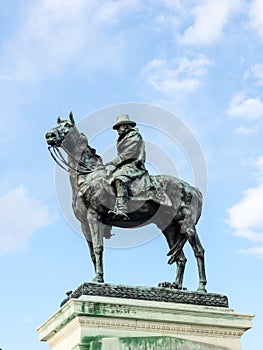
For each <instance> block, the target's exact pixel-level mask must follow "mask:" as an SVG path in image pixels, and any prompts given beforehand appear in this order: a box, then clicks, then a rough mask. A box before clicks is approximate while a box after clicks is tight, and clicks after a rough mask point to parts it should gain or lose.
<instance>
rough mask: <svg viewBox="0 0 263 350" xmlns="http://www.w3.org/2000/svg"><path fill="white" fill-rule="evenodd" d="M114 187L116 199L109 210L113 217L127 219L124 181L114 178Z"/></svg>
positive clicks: (126, 198)
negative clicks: (112, 207) (111, 209)
mask: <svg viewBox="0 0 263 350" xmlns="http://www.w3.org/2000/svg"><path fill="white" fill-rule="evenodd" d="M114 187H115V190H116V201H115V206H114V209H113V211H111V212H110V214H111V215H113V219H118V220H125V221H128V220H129V217H128V215H127V212H128V210H127V203H128V199H129V196H128V188H127V185H126V183H125V182H124V181H122V180H120V179H116V180H115V181H114Z"/></svg>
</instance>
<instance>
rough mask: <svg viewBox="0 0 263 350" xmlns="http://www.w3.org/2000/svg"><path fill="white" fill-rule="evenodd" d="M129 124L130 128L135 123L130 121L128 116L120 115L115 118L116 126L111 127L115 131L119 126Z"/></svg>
mask: <svg viewBox="0 0 263 350" xmlns="http://www.w3.org/2000/svg"><path fill="white" fill-rule="evenodd" d="M123 124H129V125H131V126H135V125H136V123H135V122H134V121H132V120H130V117H129V116H128V114H121V115H119V116H118V117H117V118H116V124H115V125H113V129H117V128H118V127H119V126H120V125H123Z"/></svg>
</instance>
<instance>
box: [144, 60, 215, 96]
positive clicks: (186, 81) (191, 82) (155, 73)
mask: <svg viewBox="0 0 263 350" xmlns="http://www.w3.org/2000/svg"><path fill="white" fill-rule="evenodd" d="M211 64H212V61H211V60H209V59H208V58H207V57H206V56H205V55H202V54H199V55H197V56H195V57H193V58H189V57H186V56H185V57H178V58H176V59H175V60H174V61H171V62H168V61H167V60H164V59H154V60H152V61H151V62H149V63H148V64H147V65H146V66H145V67H144V68H143V70H142V72H141V77H142V79H143V80H144V81H145V82H146V84H148V85H150V86H151V87H152V88H154V89H155V90H157V91H158V92H160V93H162V94H163V95H167V96H174V95H175V94H176V95H178V94H182V93H189V92H191V91H194V90H196V89H197V88H198V87H199V86H200V84H201V78H202V76H204V75H205V74H206V72H207V69H208V67H209V66H210V65H211Z"/></svg>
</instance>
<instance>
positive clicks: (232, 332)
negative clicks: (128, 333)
mask: <svg viewBox="0 0 263 350" xmlns="http://www.w3.org/2000/svg"><path fill="white" fill-rule="evenodd" d="M79 322H80V324H81V325H83V326H88V327H96V328H97V327H101V328H107V329H109V328H115V329H120V330H128V329H133V330H137V331H146V332H147V331H152V332H154V331H156V332H162V333H163V332H167V333H169V334H170V335H171V334H173V336H175V333H176V334H178V335H179V334H180V335H182V334H185V335H189V334H194V335H202V336H204V335H205V336H212V337H214V336H217V337H225V336H227V337H233V338H236V337H241V336H242V335H243V333H244V331H243V330H240V329H233V328H227V327H226V328H222V327H220V328H219V327H211V326H206V327H201V326H194V325H191V326H188V325H175V324H172V323H161V322H147V321H143V322H141V321H139V322H138V321H130V320H121V321H120V320H118V319H115V320H113V319H111V320H109V319H104V318H103V319H100V318H96V319H94V318H90V319H88V318H85V319H84V318H81V317H80V319H79Z"/></svg>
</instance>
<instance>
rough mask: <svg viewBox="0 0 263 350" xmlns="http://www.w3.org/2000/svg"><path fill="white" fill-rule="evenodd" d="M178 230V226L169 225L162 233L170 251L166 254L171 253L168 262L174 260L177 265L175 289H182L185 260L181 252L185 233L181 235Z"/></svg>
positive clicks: (171, 262) (184, 241) (170, 262)
mask: <svg viewBox="0 0 263 350" xmlns="http://www.w3.org/2000/svg"><path fill="white" fill-rule="evenodd" d="M179 230H180V228H179V226H178V225H170V226H169V227H168V228H166V229H165V230H164V231H163V233H164V235H165V237H166V239H167V243H168V245H169V248H170V252H169V253H168V254H167V255H171V257H170V259H169V260H168V264H170V265H172V264H173V263H174V262H176V265H177V269H176V277H175V282H174V286H175V288H177V289H182V288H183V278H184V270H185V264H186V262H187V259H186V257H185V255H184V252H183V247H184V245H185V243H186V238H185V235H183V234H182V233H181V232H180V231H179ZM171 252H172V253H171Z"/></svg>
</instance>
